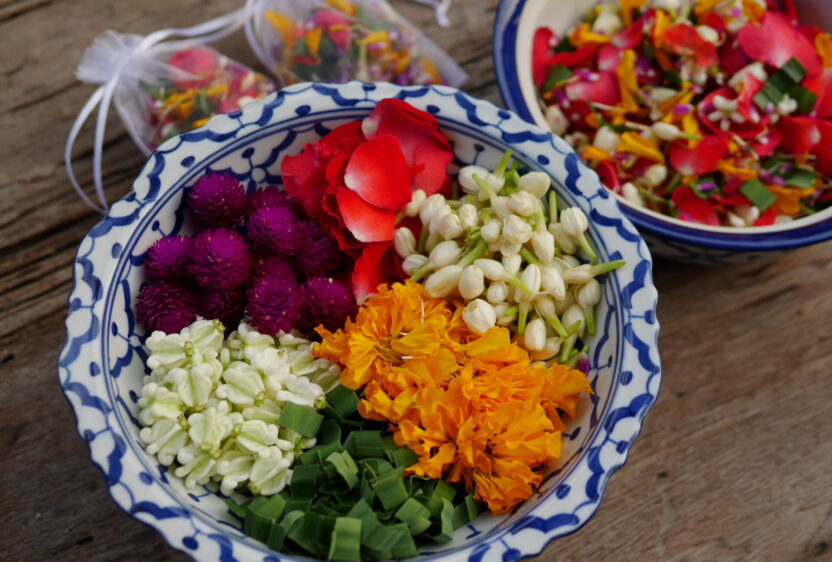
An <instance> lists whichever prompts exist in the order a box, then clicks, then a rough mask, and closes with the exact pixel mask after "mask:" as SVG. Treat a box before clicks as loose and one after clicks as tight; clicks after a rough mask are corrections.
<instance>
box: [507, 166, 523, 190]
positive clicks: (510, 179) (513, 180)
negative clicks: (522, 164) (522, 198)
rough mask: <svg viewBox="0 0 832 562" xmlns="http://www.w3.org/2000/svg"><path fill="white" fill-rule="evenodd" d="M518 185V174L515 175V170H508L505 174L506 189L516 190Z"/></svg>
mask: <svg viewBox="0 0 832 562" xmlns="http://www.w3.org/2000/svg"><path fill="white" fill-rule="evenodd" d="M519 185H520V174H518V173H517V170H509V171H508V172H506V187H510V188H512V189H517V187H518V186H519Z"/></svg>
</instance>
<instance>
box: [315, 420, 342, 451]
mask: <svg viewBox="0 0 832 562" xmlns="http://www.w3.org/2000/svg"><path fill="white" fill-rule="evenodd" d="M341 434H342V430H341V425H340V424H339V423H338V422H337V421H335V420H333V419H332V418H326V419H325V420H324V421H323V423H321V429H320V430H318V443H319V444H321V445H328V444H330V443H334V442H338V443H340V442H341Z"/></svg>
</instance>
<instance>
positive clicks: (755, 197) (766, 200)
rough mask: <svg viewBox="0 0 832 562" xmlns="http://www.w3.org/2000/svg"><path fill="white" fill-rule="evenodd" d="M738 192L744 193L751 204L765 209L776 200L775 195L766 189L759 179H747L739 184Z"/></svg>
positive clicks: (762, 209)
mask: <svg viewBox="0 0 832 562" xmlns="http://www.w3.org/2000/svg"><path fill="white" fill-rule="evenodd" d="M740 193H742V194H743V195H745V197H746V199H748V200H749V201H751V204H752V205H754V206H755V207H757V208H758V209H760V210H761V211H765V210H766V209H768V208H769V207H771V205H772V204H773V203H774V202H775V201H777V197H776V196H775V195H774V194H773V193H772V192H770V191H769V190H768V189H766V186H764V185H763V182H761V181H760V180H756V179H755V180H748V181H746V182H745V183H743V184H742V185H741V186H740Z"/></svg>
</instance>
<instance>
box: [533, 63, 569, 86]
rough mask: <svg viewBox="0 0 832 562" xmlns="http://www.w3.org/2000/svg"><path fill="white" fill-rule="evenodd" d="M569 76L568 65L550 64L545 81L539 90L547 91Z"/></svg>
mask: <svg viewBox="0 0 832 562" xmlns="http://www.w3.org/2000/svg"><path fill="white" fill-rule="evenodd" d="M570 78H572V71H571V70H569V68H568V67H566V66H564V65H562V64H556V65H554V66H550V67H549V73H548V74H547V75H546V81H545V82H544V83H543V86H542V87H541V88H540V90H541V91H542V92H548V91H550V90H551V89H553V88H555V87H557V86H558V85H560V84H562V83H563V82H566V81H567V80H569V79H570Z"/></svg>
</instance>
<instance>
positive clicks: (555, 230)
mask: <svg viewBox="0 0 832 562" xmlns="http://www.w3.org/2000/svg"><path fill="white" fill-rule="evenodd" d="M549 232H551V233H552V236H554V237H555V244H556V245H557V247H558V248H560V251H561V252H563V253H565V254H574V253H575V252H577V251H578V245H577V244H576V243H575V240H574V239H573V238H572V237H571V236H569V233H567V232H566V229H565V228H564V226H563V225H562V224H561V223H559V222H556V223H552V224H550V225H549Z"/></svg>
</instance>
